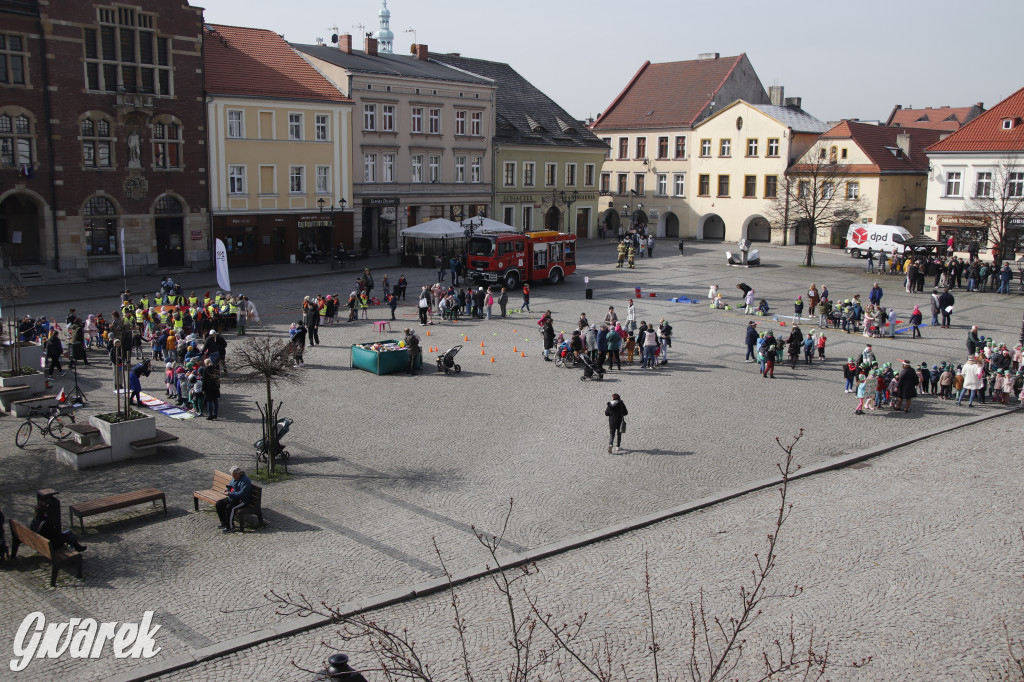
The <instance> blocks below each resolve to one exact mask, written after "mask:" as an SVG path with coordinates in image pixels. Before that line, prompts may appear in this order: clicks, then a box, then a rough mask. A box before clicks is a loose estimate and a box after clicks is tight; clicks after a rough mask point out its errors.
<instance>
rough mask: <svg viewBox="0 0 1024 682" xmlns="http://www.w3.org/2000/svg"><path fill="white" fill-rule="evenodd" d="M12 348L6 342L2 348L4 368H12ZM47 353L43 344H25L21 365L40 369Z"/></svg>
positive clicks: (0, 360) (0, 356)
mask: <svg viewBox="0 0 1024 682" xmlns="http://www.w3.org/2000/svg"><path fill="white" fill-rule="evenodd" d="M9 353H10V348H8V347H7V345H6V344H5V345H4V346H3V348H0V368H3V369H4V370H8V369H10V364H11V359H10V355H9ZM44 355H45V352H44V349H43V346H42V344H33V345H31V346H24V347H22V349H21V366H22V367H31V368H32V369H38V368H39V366H40V364H41V363H42V361H43V356H44Z"/></svg>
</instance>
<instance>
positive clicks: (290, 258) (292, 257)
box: [288, 253, 295, 265]
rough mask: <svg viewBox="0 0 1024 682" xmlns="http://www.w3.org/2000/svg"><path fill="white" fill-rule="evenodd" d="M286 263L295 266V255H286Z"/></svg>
mask: <svg viewBox="0 0 1024 682" xmlns="http://www.w3.org/2000/svg"><path fill="white" fill-rule="evenodd" d="M288 262H289V263H291V264H292V265H295V254H294V253H291V254H288Z"/></svg>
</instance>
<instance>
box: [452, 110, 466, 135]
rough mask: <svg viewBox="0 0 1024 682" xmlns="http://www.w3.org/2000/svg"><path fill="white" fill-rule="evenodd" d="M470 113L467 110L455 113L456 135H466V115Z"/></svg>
mask: <svg viewBox="0 0 1024 682" xmlns="http://www.w3.org/2000/svg"><path fill="white" fill-rule="evenodd" d="M468 113H469V112H468V111H466V110H465V109H459V110H457V111H456V112H455V134H456V135H465V134H466V114H468Z"/></svg>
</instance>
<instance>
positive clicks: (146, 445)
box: [128, 429, 178, 455]
mask: <svg viewBox="0 0 1024 682" xmlns="http://www.w3.org/2000/svg"><path fill="white" fill-rule="evenodd" d="M176 440H178V437H177V436H175V435H174V434H171V433H167V432H166V431H161V430H160V429H157V430H156V435H155V436H153V437H152V438H144V439H142V440H133V441H132V442H131V443H129V444H128V445H129V446H130V447H131V449H132V450H134V451H136V452H141V453H143V455H151V454H153V452H152V451H155V450H156V449H157V448H158V447H160V446H161V445H169V444H170V443H173V442H174V441H176Z"/></svg>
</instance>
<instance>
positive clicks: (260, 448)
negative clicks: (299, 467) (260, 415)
mask: <svg viewBox="0 0 1024 682" xmlns="http://www.w3.org/2000/svg"><path fill="white" fill-rule="evenodd" d="M291 425H292V420H291V419H288V418H287V417H285V418H283V419H278V420H277V424H276V425H275V428H274V433H275V434H276V437H275V439H274V443H275V445H276V447H275V448H274V450H275V457H276V458H279V459H283V460H285V461H287V460H288V458H289V457H290V456H291V455H289V454H288V451H287V450H285V449H284V446H283V445H281V439H282V438H284V437H285V435H286V434H287V433H288V429H290V428H291ZM265 430H266V429H264V431H265ZM252 446H253V447H254V448H256V459H257V461H259V462H266V461H267V454H268V452H269V450H270V448H269V444H268V443H267V439H266V438H265V437H264V438H260V439H259V440H258V441H256V442H255V443H253V444H252Z"/></svg>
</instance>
